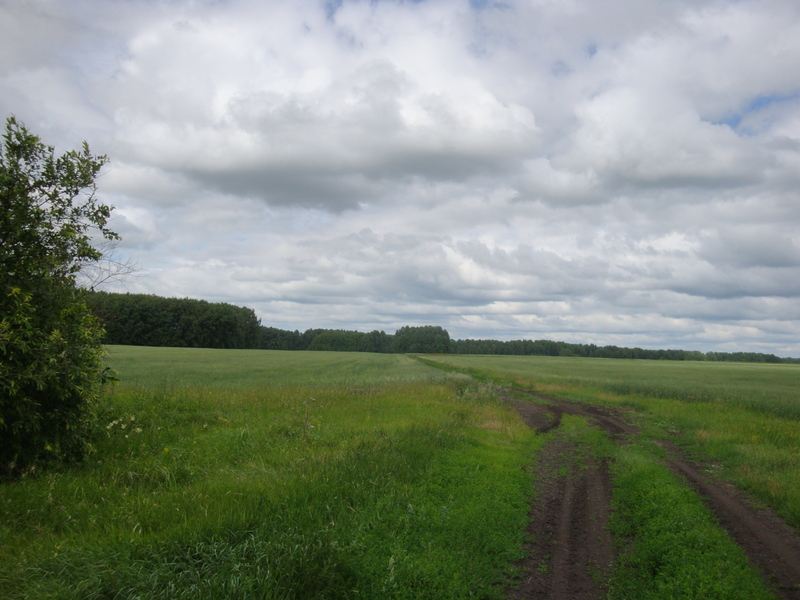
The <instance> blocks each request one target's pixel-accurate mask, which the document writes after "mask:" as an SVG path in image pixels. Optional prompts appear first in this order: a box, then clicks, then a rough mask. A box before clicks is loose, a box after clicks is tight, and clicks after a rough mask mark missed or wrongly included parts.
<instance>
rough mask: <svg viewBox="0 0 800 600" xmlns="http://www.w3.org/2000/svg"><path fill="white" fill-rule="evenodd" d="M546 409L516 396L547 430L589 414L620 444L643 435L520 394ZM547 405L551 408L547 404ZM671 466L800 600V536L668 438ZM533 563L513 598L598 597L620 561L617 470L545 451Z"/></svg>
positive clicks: (619, 421) (770, 576)
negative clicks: (613, 506) (611, 524)
mask: <svg viewBox="0 0 800 600" xmlns="http://www.w3.org/2000/svg"><path fill="white" fill-rule="evenodd" d="M513 391H514V392H515V393H516V395H517V396H525V395H527V396H529V397H530V398H532V399H535V400H536V401H537V402H539V403H538V404H534V403H532V402H526V401H523V400H519V399H517V398H514V397H511V396H509V397H508V398H507V399H508V400H509V402H512V403H513V405H514V406H515V407H516V409H517V411H518V412H519V414H520V416H521V417H522V419H523V421H524V422H525V423H526V424H527V425H528V426H529V427H532V428H534V429H536V430H537V431H539V432H541V433H545V432H547V431H551V430H553V429H556V428H558V426H559V425H560V423H561V417H562V415H563V414H570V415H578V416H582V417H585V418H586V419H587V420H588V421H589V423H590V425H593V426H595V427H600V428H601V429H602V430H603V431H605V432H606V433H607V434H608V435H609V436H610V437H611V438H612V439H614V440H616V441H617V443H621V444H624V443H627V438H628V437H630V436H633V435H636V434H637V433H638V430H637V428H636V427H635V426H634V425H632V424H631V423H630V422H629V420H628V419H626V415H625V413H624V412H622V411H617V410H613V409H610V408H605V407H601V406H592V405H586V404H580V403H576V402H569V401H566V400H562V399H558V398H553V397H550V396H542V395H534V394H532V393H531V392H528V391H526V390H513ZM542 402H545V403H546V404H542ZM663 447H664V449H665V451H666V453H667V458H666V460H665V463H666V465H667V466H668V467H669V468H670V469H671V470H672V472H673V473H675V474H676V475H678V476H679V477H682V478H683V479H685V480H686V481H687V483H688V484H689V485H691V486H692V487H693V488H694V489H695V490H696V491H697V492H698V493H699V494H700V495H701V496H702V497H703V498H704V499H705V501H706V503H707V505H708V506H709V508H710V509H711V510H712V511H713V512H714V514H715V515H716V517H717V519H718V521H719V523H720V525H721V526H722V527H723V528H725V529H726V530H727V531H728V532H729V534H730V535H731V537H732V538H733V539H734V540H735V541H736V542H737V543H738V544H739V545H740V546H741V547H742V548H743V550H744V551H745V553H746V554H747V556H748V558H749V560H750V563H751V564H752V565H753V566H754V567H756V568H757V569H758V570H759V571H760V572H761V573H762V576H763V578H764V579H765V582H766V583H767V584H768V585H769V586H770V587H771V588H772V589H773V590H774V591H775V593H776V594H777V596H778V597H779V598H786V599H789V600H800V534H798V532H797V531H796V530H795V529H793V528H792V527H791V526H789V525H788V524H786V523H785V522H784V521H783V520H782V519H781V518H780V517H778V516H777V515H775V513H773V512H772V511H770V510H769V509H766V508H759V507H756V506H755V505H754V504H753V503H752V502H751V501H749V500H748V499H747V498H746V497H745V495H744V494H743V493H742V492H741V491H740V490H738V489H737V488H735V487H734V486H733V485H731V484H730V483H727V482H725V481H722V480H720V479H719V478H717V477H715V476H714V475H713V474H711V473H710V472H709V469H707V468H704V467H703V466H702V465H700V464H698V463H696V462H693V461H692V460H690V459H689V458H688V457H687V456H685V455H684V454H683V453H682V452H681V451H680V449H679V448H678V447H677V446H676V445H675V444H673V443H672V442H670V441H669V440H666V441H664V443H663ZM535 490H536V494H535V496H534V500H533V502H532V503H531V512H530V523H529V526H528V531H527V533H528V539H529V540H531V541H530V542H529V543H527V544H526V548H525V551H526V555H527V556H526V558H524V559H523V560H522V561H520V562H519V563H518V564H517V565H516V567H517V569H518V572H519V574H520V578H519V581H518V583H519V586H518V587H515V588H514V589H508V590H507V591H506V597H507V598H509V599H511V600H522V599H542V600H562V599H568V598H570V599H576V600H594V599H599V598H603V597H604V595H605V588H604V582H605V581H606V579H607V575H608V573H609V571H610V568H611V565H612V564H613V562H614V558H615V555H614V548H615V546H614V544H613V540H612V538H611V534H610V533H609V531H608V520H609V514H610V508H609V507H610V502H611V490H612V488H611V474H610V472H609V465H608V464H606V463H604V462H603V463H600V464H598V463H597V462H596V461H593V460H592V459H591V458H588V457H581V456H580V449H579V448H577V447H576V446H575V445H574V444H571V443H570V442H568V441H566V440H564V439H563V438H559V437H555V438H553V439H552V440H550V441H549V442H548V444H547V445H546V446H545V447H544V448H543V449H542V451H541V454H540V456H539V462H538V463H537V468H536V474H535Z"/></svg>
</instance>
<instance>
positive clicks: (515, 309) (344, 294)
mask: <svg viewBox="0 0 800 600" xmlns="http://www.w3.org/2000/svg"><path fill="white" fill-rule="evenodd" d="M0 114H2V117H3V118H5V117H6V116H8V115H10V114H14V115H16V116H17V118H18V119H19V120H21V121H23V122H24V123H25V124H26V125H27V126H28V128H29V129H31V130H32V131H34V132H35V133H37V134H39V135H40V136H41V137H42V138H43V140H44V141H46V142H47V143H50V144H55V145H56V147H57V148H58V149H59V150H61V151H63V150H67V149H70V148H75V147H77V146H78V145H79V144H80V143H81V142H82V141H83V140H86V141H88V142H89V144H90V146H91V148H92V150H93V151H95V152H97V153H104V154H107V155H108V156H109V158H110V163H109V165H108V166H107V167H106V169H105V170H104V172H103V175H102V176H101V177H100V180H99V182H98V183H99V189H100V194H101V197H102V198H103V200H105V201H106V202H108V203H110V204H113V205H114V206H115V207H116V210H115V212H114V214H115V217H114V220H113V228H114V229H116V230H117V231H118V232H119V233H120V234H121V235H122V236H123V241H122V243H121V245H120V246H119V248H118V252H119V253H120V257H121V258H127V257H132V258H133V259H134V260H135V261H136V263H137V265H138V270H137V272H136V274H135V276H132V277H129V278H127V279H126V280H125V281H124V282H121V283H117V284H114V285H112V286H111V287H110V288H107V289H110V290H117V291H130V292H144V293H153V294H159V295H164V296H178V297H193V298H203V299H206V300H209V301H225V302H231V303H234V304H239V305H245V306H250V307H252V308H254V309H255V310H256V312H257V314H258V315H259V317H260V318H261V320H262V323H263V324H264V325H269V326H275V327H280V328H283V329H300V330H304V329H307V328H310V327H324V328H343V329H358V330H361V331H369V330H372V329H382V330H385V331H387V332H388V333H392V332H394V330H395V329H396V328H397V327H399V326H402V325H425V324H433V325H441V326H443V327H445V328H446V329H447V330H448V331H449V332H450V334H451V336H452V337H455V338H468V337H473V338H478V337H483V338H495V339H521V338H529V339H542V338H546V339H556V340H565V341H571V342H581V343H596V344H601V345H604V344H617V345H624V346H641V347H646V348H667V347H670V348H686V349H700V350H704V351H707V350H723V351H739V350H750V351H758V352H773V353H776V354H778V355H780V356H800V3H798V2H797V1H796V0H752V1H750V0H727V1H726V0H713V1H706V0H504V1H501V2H495V1H492V0H425V1H417V2H412V1H402V0H372V1H366V0H338V1H334V0H331V1H327V2H326V1H324V0H298V1H292V2H287V1H285V0H280V1H279V0H0Z"/></svg>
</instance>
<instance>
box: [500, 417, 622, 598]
mask: <svg viewBox="0 0 800 600" xmlns="http://www.w3.org/2000/svg"><path fill="white" fill-rule="evenodd" d="M515 405H516V407H517V410H518V411H519V413H520V415H521V416H522V418H523V420H524V421H525V423H526V424H527V425H528V426H529V427H533V428H535V429H536V430H537V431H539V432H546V431H550V430H552V429H555V428H556V427H558V425H559V424H560V423H561V415H562V414H563V413H564V412H567V413H571V412H572V410H571V408H572V407H570V406H566V407H565V406H562V405H561V404H559V403H552V404H551V405H549V406H542V405H537V404H531V403H530V402H522V401H515ZM565 408H566V410H565ZM535 488H536V496H535V498H536V499H535V501H534V502H533V503H532V504H531V513H530V521H529V525H528V531H527V533H528V538H529V539H530V540H532V541H531V542H530V543H528V544H527V547H526V548H525V550H526V553H527V557H526V558H525V559H523V560H522V561H520V563H519V564H517V565H516V566H517V568H518V569H519V571H520V573H521V578H520V581H519V587H518V588H517V589H512V590H508V591H507V594H506V596H507V597H508V598H511V599H514V600H518V599H523V598H546V599H548V600H568V599H575V600H593V599H595V598H601V597H602V596H603V594H604V589H603V582H604V581H605V579H606V576H607V574H608V571H609V568H610V567H611V564H612V562H613V559H614V547H613V544H612V540H611V535H610V534H609V532H608V519H609V514H610V511H609V505H610V502H611V475H610V473H609V469H608V465H607V464H606V463H605V462H603V463H600V464H598V463H597V462H596V461H594V460H593V459H592V458H591V457H588V456H582V455H581V450H580V448H578V447H577V445H576V444H574V443H572V442H569V441H568V440H565V439H563V438H559V437H556V438H554V439H553V440H551V441H550V442H549V443H548V444H547V445H546V446H545V447H544V448H543V449H542V451H541V453H540V455H539V462H538V464H537V468H536V483H535Z"/></svg>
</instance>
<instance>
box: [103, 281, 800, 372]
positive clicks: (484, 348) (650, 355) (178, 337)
mask: <svg viewBox="0 0 800 600" xmlns="http://www.w3.org/2000/svg"><path fill="white" fill-rule="evenodd" d="M87 301H88V303H89V305H90V307H91V308H92V310H93V311H94V313H95V315H96V316H97V317H98V318H99V319H100V320H101V322H102V323H103V325H104V326H105V330H106V334H105V338H104V340H103V341H104V342H105V343H106V344H122V345H133V346H175V347H190V348H249V349H263V350H317V351H328V352H378V353H433V354H495V355H513V356H571V357H585V358H628V359H647V360H695V361H696V360H700V361H728V362H761V363H782V362H800V360H798V359H791V358H780V357H778V356H775V355H774V354H763V353H758V352H706V353H703V352H700V351H698V350H677V349H669V350H649V349H645V348H627V347H620V346H614V345H609V346H597V345H595V344H575V343H569V342H557V341H552V340H511V341H499V340H491V339H465V340H454V339H451V338H450V334H449V333H448V332H447V330H445V329H443V328H442V327H438V326H433V325H425V326H419V327H411V326H405V327H401V328H400V329H398V330H397V331H396V332H395V333H394V334H389V333H386V332H384V331H378V330H375V331H370V332H367V333H365V332H361V331H350V330H344V329H307V330H305V331H304V332H300V331H298V330H295V331H289V330H285V329H278V328H276V327H268V326H264V325H261V323H260V321H259V319H258V318H257V317H256V314H255V312H254V311H253V309H251V308H245V307H241V306H235V305H232V304H226V303H211V302H206V301H205V300H193V299H191V298H182V299H181V298H163V297H159V296H153V295H146V294H116V293H109V292H90V293H88V294H87Z"/></svg>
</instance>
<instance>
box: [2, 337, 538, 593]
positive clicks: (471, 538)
mask: <svg viewBox="0 0 800 600" xmlns="http://www.w3.org/2000/svg"><path fill="white" fill-rule="evenodd" d="M109 362H110V364H111V365H112V366H113V367H114V368H115V369H116V370H117V371H118V373H119V379H120V383H119V384H118V385H117V386H115V387H114V388H111V389H110V390H109V393H108V394H107V395H106V397H105V398H104V402H103V405H102V406H101V407H100V416H101V419H102V421H101V430H100V431H101V435H100V436H99V438H98V440H97V443H96V452H95V454H94V455H93V456H92V457H91V459H90V460H88V461H86V462H85V463H84V464H82V465H78V466H73V467H68V468H63V469H61V470H59V471H53V472H49V473H46V474H42V475H40V476H38V477H33V478H27V479H24V480H22V481H19V482H16V483H14V484H11V485H3V486H0V515H2V520H1V521H0V565H1V566H0V596H2V597H4V598H9V599H12V598H32V597H35V598H208V597H220V598H304V599H305V598H375V597H382V598H467V597H479V598H498V597H500V588H499V587H498V585H497V584H498V583H499V582H501V581H503V579H504V572H505V570H506V569H507V568H508V565H510V564H511V562H512V561H513V559H514V558H516V557H517V556H518V553H519V548H520V546H521V543H522V537H523V535H524V524H525V522H526V519H527V512H528V505H527V501H528V498H529V495H530V492H531V489H530V485H531V484H530V478H529V476H528V475H527V474H526V473H525V471H524V468H523V467H525V466H526V465H527V464H529V462H530V458H531V455H532V453H533V451H534V450H535V448H536V447H537V444H538V443H539V440H538V439H537V438H536V436H535V435H534V434H532V433H531V432H530V431H529V430H527V429H526V428H525V427H524V426H523V425H522V424H521V423H520V422H519V419H518V418H517V417H516V415H515V414H514V413H513V412H512V411H511V410H510V409H509V407H508V406H506V405H505V404H503V403H502V402H500V401H499V400H498V399H497V397H496V395H495V394H494V393H493V390H492V388H491V386H487V385H481V384H475V383H474V382H470V381H469V380H468V378H466V377H464V376H461V375H451V374H446V373H442V372H440V371H436V370H434V369H431V368H429V367H426V366H424V365H421V364H420V363H417V362H416V361H413V360H411V359H409V358H407V357H403V356H396V355H395V356H388V357H387V356H383V355H369V354H339V353H299V352H295V353H281V352H264V351H258V352H246V351H230V350H225V351H214V350H208V351H202V350H201V351H197V350H186V349H184V350H175V349H152V348H148V349H146V348H122V347H115V348H112V349H111V354H110V356H109Z"/></svg>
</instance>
